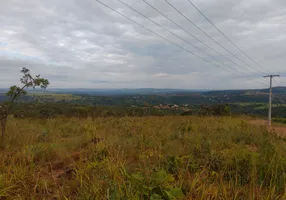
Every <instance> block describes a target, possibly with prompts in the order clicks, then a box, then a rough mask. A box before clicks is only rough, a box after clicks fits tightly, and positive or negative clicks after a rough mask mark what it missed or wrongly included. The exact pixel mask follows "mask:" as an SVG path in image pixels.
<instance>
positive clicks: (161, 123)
mask: <svg viewBox="0 0 286 200" xmlns="http://www.w3.org/2000/svg"><path fill="white" fill-rule="evenodd" d="M285 142H286V140H285V139H284V138H280V137H278V136H275V134H274V133H270V132H268V131H267V130H266V128H264V127H259V126H254V125H250V124H248V123H247V122H246V121H244V119H242V118H231V117H220V118H217V117H141V118H140V117H138V118H137V117H126V118H96V119H91V118H88V119H78V118H54V119H47V120H40V119H36V120H33V119H9V121H8V127H7V137H6V140H5V143H4V147H3V148H2V150H0V199H84V200H85V199H122V200H125V199H132V200H133V199H134V200H135V199H152V200H159V199H253V200H255V199H259V200H260V199H286V186H285V182H286V174H285V169H286V145H285Z"/></svg>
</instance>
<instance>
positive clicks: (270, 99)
mask: <svg viewBox="0 0 286 200" xmlns="http://www.w3.org/2000/svg"><path fill="white" fill-rule="evenodd" d="M263 77H264V78H270V87H269V110H268V126H271V112H272V79H273V77H279V75H267V76H263Z"/></svg>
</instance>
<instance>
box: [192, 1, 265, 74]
mask: <svg viewBox="0 0 286 200" xmlns="http://www.w3.org/2000/svg"><path fill="white" fill-rule="evenodd" d="M188 2H189V3H190V4H192V6H193V7H194V8H195V9H196V10H197V11H198V12H199V13H201V15H202V16H203V17H204V18H205V19H206V20H207V21H208V22H209V23H210V24H211V25H212V26H213V27H214V28H215V29H216V30H217V31H218V32H220V33H221V34H222V35H223V36H224V37H225V38H226V39H227V40H228V41H229V42H230V43H231V44H232V45H233V46H235V47H236V48H237V49H238V50H239V51H240V52H241V53H243V54H244V55H245V56H246V57H247V58H248V59H250V60H251V61H252V62H254V63H255V64H257V65H258V66H260V67H261V68H262V69H263V70H265V71H268V72H270V71H269V70H267V69H265V68H263V67H262V66H261V65H260V64H259V63H257V62H256V61H254V60H253V59H252V58H251V57H250V56H248V55H247V54H246V53H245V52H244V51H242V50H241V49H240V48H239V47H238V46H237V45H236V44H235V43H234V42H232V41H231V39H229V37H227V36H226V35H225V34H224V33H223V32H222V31H221V30H220V29H219V28H218V27H217V26H216V25H214V23H212V21H211V20H210V19H209V18H207V16H206V15H204V13H203V12H201V11H200V10H199V9H198V8H197V7H196V6H195V4H194V3H192V2H191V1H190V0H188Z"/></svg>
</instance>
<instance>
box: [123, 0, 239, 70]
mask: <svg viewBox="0 0 286 200" xmlns="http://www.w3.org/2000/svg"><path fill="white" fill-rule="evenodd" d="M118 1H119V2H121V3H122V4H124V5H125V6H127V7H128V8H130V9H131V10H133V11H134V12H136V13H137V14H139V15H141V16H142V17H144V18H146V19H148V20H149V21H151V22H153V23H154V24H156V25H157V26H159V27H161V28H163V29H164V30H166V31H168V32H169V33H171V34H172V35H174V36H175V37H177V38H179V39H181V40H182V41H184V42H186V43H187V44H189V45H191V46H192V47H194V48H196V49H197V50H199V51H200V52H203V53H205V54H207V55H208V56H210V57H211V58H213V59H215V60H216V61H218V60H217V59H216V58H215V57H213V56H212V55H210V54H208V53H206V52H204V51H203V50H201V49H200V48H198V47H196V46H195V45H193V44H192V43H190V42H189V41H187V40H185V39H184V38H182V37H180V36H179V35H177V34H175V33H174V32H172V31H170V30H169V29H167V28H165V27H163V26H162V25H161V24H159V23H157V22H155V21H154V20H152V19H151V18H149V17H147V16H146V15H144V14H142V13H141V12H139V11H138V10H136V9H134V8H133V7H131V6H130V5H128V4H127V3H125V2H124V1H122V0H118ZM143 1H144V0H143ZM199 41H200V40H199ZM200 42H202V41H200ZM230 68H232V69H233V70H235V71H236V72H238V73H241V72H239V71H237V70H236V69H235V68H233V67H232V66H230Z"/></svg>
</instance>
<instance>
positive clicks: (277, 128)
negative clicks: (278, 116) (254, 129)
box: [249, 119, 286, 137]
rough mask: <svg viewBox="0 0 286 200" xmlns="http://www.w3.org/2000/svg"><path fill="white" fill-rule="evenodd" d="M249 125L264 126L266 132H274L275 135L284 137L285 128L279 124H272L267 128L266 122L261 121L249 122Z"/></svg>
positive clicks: (285, 134) (285, 135) (285, 133)
mask: <svg viewBox="0 0 286 200" xmlns="http://www.w3.org/2000/svg"><path fill="white" fill-rule="evenodd" d="M249 123H250V124H253V125H257V126H266V128H267V129H268V131H274V132H275V133H276V134H277V135H279V136H283V137H286V127H284V126H281V125H279V124H274V125H272V126H271V127H268V125H267V120H263V119H255V120H250V121H249Z"/></svg>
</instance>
